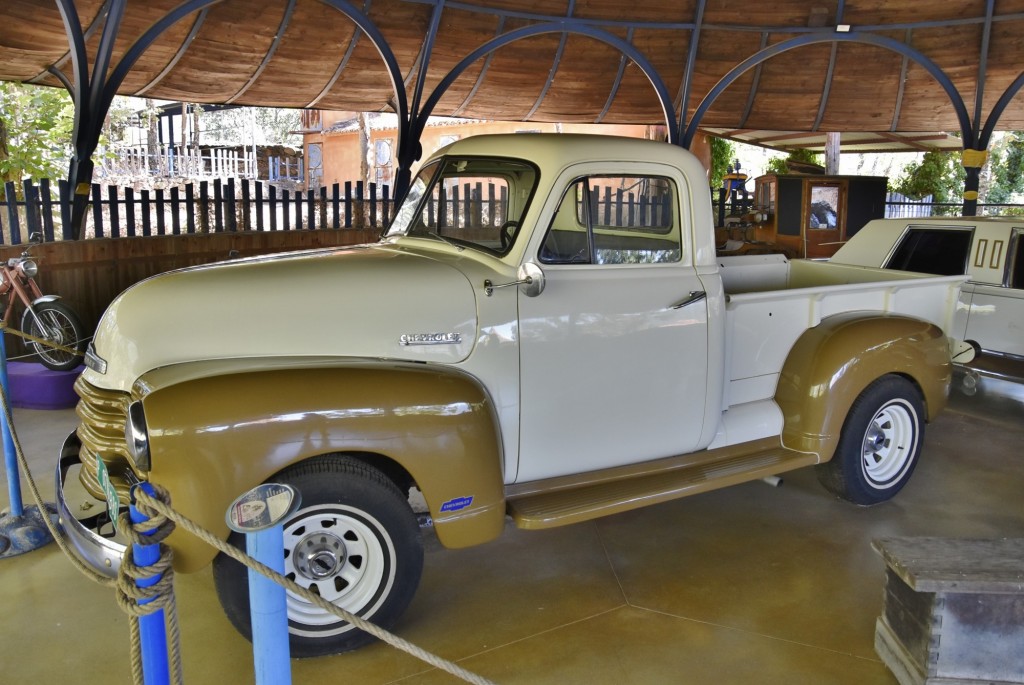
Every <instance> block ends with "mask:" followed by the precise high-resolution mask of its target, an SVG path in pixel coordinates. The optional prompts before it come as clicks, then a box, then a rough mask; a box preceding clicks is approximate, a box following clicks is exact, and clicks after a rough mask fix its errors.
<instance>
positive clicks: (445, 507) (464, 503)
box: [441, 495, 473, 511]
mask: <svg viewBox="0 0 1024 685" xmlns="http://www.w3.org/2000/svg"><path fill="white" fill-rule="evenodd" d="M472 503H473V496H472V495H470V496H469V497H456V498H455V499H450V500H448V501H447V502H444V503H443V504H441V511H458V510H459V509H465V508H466V507H468V506H469V505H470V504H472Z"/></svg>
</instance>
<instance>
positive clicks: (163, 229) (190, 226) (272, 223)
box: [0, 178, 393, 245]
mask: <svg viewBox="0 0 1024 685" xmlns="http://www.w3.org/2000/svg"><path fill="white" fill-rule="evenodd" d="M58 187H59V192H58V193H57V194H55V193H54V192H53V188H52V185H51V183H50V181H49V180H47V179H43V180H42V181H40V182H39V184H38V185H37V184H35V183H33V182H32V181H30V180H26V181H24V182H22V184H21V190H22V193H21V194H20V197H19V194H18V192H17V191H18V188H17V187H16V186H15V184H14V183H7V184H5V185H4V197H3V201H2V202H0V244H4V245H18V244H21V243H23V242H26V241H27V240H28V237H29V236H30V235H31V234H32V233H33V232H36V231H38V232H40V233H42V234H43V237H44V239H45V241H46V242H53V241H55V240H58V241H59V240H70V239H71V237H72V236H71V234H70V229H69V227H70V214H69V206H68V203H66V202H61V201H60V200H59V199H58V198H66V197H68V196H69V194H68V187H67V182H66V181H60V182H59V184H58ZM367 191H368V192H367ZM90 200H91V202H90V205H91V206H90V209H89V213H88V217H87V223H86V232H85V235H84V237H86V238H133V237H148V236H161V235H190V234H197V233H221V232H238V231H290V230H311V229H327V228H329V229H343V228H372V227H377V228H383V226H384V225H385V224H386V223H387V220H388V217H389V216H390V215H391V212H392V204H393V203H392V200H391V197H390V188H389V187H388V186H378V185H377V184H376V183H370V184H369V186H368V188H364V184H363V183H362V182H361V181H359V182H355V183H353V182H346V183H344V184H339V183H335V184H333V185H332V186H331V187H330V188H327V187H322V188H319V189H318V190H297V189H296V190H290V189H288V188H279V187H277V186H274V185H270V184H265V183H263V182H260V181H249V180H240V181H237V182H236V180H235V179H233V178H229V179H226V180H221V179H214V180H213V181H212V182H211V181H200V182H199V183H198V184H195V183H188V184H186V185H184V186H181V187H179V186H172V187H170V188H166V189H165V188H155V189H152V190H150V189H140V190H136V189H134V188H131V187H124V188H119V187H116V186H100V185H99V184H93V185H92V187H91V189H90Z"/></svg>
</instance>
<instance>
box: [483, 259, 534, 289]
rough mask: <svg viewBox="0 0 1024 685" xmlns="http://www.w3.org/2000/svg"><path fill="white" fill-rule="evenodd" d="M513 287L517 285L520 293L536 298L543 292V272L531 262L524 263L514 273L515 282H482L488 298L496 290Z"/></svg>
mask: <svg viewBox="0 0 1024 685" xmlns="http://www.w3.org/2000/svg"><path fill="white" fill-rule="evenodd" d="M514 285H518V286H519V289H520V292H522V293H523V294H524V295H526V296H527V297H537V296H538V295H540V294H541V293H542V292H544V272H543V271H541V270H540V267H539V266H537V265H536V264H534V263H533V262H526V263H525V264H523V265H522V266H521V267H519V270H518V271H516V280H514V281H512V282H511V283H492V282H491V281H490V279H488V280H486V281H484V292H485V293H487V297H490V296H491V295H493V294H494V291H495V290H497V289H498V288H511V287H512V286H514Z"/></svg>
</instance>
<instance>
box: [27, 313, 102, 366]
mask: <svg viewBox="0 0 1024 685" xmlns="http://www.w3.org/2000/svg"><path fill="white" fill-rule="evenodd" d="M21 331H22V332H23V333H27V334H28V335H31V336H35V337H37V338H41V339H43V340H46V341H48V342H51V343H54V344H56V345H60V346H61V347H63V348H65V349H58V348H56V347H50V346H49V345H46V344H44V343H38V342H33V341H31V340H29V341H27V345H28V347H29V348H31V350H32V351H33V352H35V354H36V356H38V357H39V361H40V362H42V364H43V366H45V367H46V368H48V369H50V370H52V371H69V370H71V369H73V368H75V367H76V366H78V365H79V364H81V363H82V356H83V355H84V354H85V347H86V344H87V343H88V341H87V340H86V337H85V326H83V325H82V322H81V320H80V319H79V318H78V315H77V314H75V311H74V310H73V309H71V307H68V306H67V305H66V304H64V303H63V302H42V303H40V304H37V305H33V306H32V308H31V309H26V310H25V313H24V314H22V316H21Z"/></svg>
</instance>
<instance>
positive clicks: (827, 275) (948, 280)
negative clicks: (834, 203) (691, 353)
mask: <svg viewBox="0 0 1024 685" xmlns="http://www.w3.org/2000/svg"><path fill="white" fill-rule="evenodd" d="M719 264H720V267H721V275H722V282H723V286H724V288H725V292H726V335H725V339H726V345H727V350H726V359H727V363H728V365H729V366H728V374H727V376H726V378H727V379H728V381H727V382H726V388H725V395H726V397H725V403H724V404H725V407H730V406H735V405H739V404H746V403H749V402H755V401H758V400H764V399H768V398H771V397H773V396H774V394H775V387H776V385H777V383H778V378H779V372H780V371H781V369H782V365H783V363H784V362H785V360H786V357H787V356H788V354H789V350H790V349H791V348H792V346H793V344H794V343H795V342H796V340H797V338H799V337H800V335H801V334H802V333H803V332H804V331H805V330H806V329H808V328H810V327H812V326H816V325H817V324H818V323H819V322H820V321H821V320H822V319H824V318H826V317H828V316H831V315H833V314H839V313H843V312H850V311H858V310H862V311H865V312H868V311H870V312H886V313H892V314H901V315H905V316H911V317H915V318H918V319H923V320H925V321H928V322H930V323H934V324H935V325H937V326H939V327H940V328H942V329H943V330H945V331H949V330H951V324H952V321H951V320H950V319H951V316H952V313H953V312H954V311H955V309H956V301H957V296H958V294H959V290H960V285H961V284H962V283H963V282H964V277H963V276H926V275H920V274H909V273H906V272H894V271H890V270H886V269H874V268H869V267H852V266H847V265H843V264H833V263H829V262H815V261H809V260H793V261H789V260H787V259H786V258H785V257H783V256H781V255H752V256H741V257H726V258H721V259H720V260H719ZM937 293H938V294H937Z"/></svg>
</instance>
